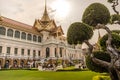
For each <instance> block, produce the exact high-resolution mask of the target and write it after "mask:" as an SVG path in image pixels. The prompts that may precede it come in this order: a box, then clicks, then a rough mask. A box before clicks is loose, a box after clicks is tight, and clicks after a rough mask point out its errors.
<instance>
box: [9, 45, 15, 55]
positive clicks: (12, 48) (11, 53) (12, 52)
mask: <svg viewBox="0 0 120 80" xmlns="http://www.w3.org/2000/svg"><path fill="white" fill-rule="evenodd" d="M10 55H12V56H14V47H13V46H11V51H10Z"/></svg>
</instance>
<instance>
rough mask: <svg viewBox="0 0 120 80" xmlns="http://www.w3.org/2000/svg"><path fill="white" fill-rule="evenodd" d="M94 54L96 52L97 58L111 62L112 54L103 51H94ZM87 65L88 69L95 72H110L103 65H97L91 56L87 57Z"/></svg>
mask: <svg viewBox="0 0 120 80" xmlns="http://www.w3.org/2000/svg"><path fill="white" fill-rule="evenodd" d="M93 54H94V57H96V58H97V59H100V60H103V61H107V62H110V55H109V54H107V53H105V52H103V51H95V52H93ZM86 65H87V67H88V69H90V70H92V71H95V72H101V73H102V72H108V71H107V69H106V68H104V67H101V66H100V65H97V64H96V63H94V62H93V61H92V59H91V57H90V56H87V57H86Z"/></svg>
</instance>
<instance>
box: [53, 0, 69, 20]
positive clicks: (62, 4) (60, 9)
mask: <svg viewBox="0 0 120 80" xmlns="http://www.w3.org/2000/svg"><path fill="white" fill-rule="evenodd" d="M51 8H52V9H53V10H55V13H56V16H59V17H61V18H64V17H66V16H67V15H68V13H69V11H70V4H69V3H68V2H67V1H65V0H56V1H55V2H53V3H52V4H51Z"/></svg>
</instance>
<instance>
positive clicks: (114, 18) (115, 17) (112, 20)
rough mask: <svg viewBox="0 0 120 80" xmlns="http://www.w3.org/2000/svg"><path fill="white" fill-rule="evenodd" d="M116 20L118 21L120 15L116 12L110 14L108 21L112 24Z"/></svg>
mask: <svg viewBox="0 0 120 80" xmlns="http://www.w3.org/2000/svg"><path fill="white" fill-rule="evenodd" d="M116 21H119V22H120V15H118V14H114V15H111V19H110V23H111V24H113V23H115V22H116Z"/></svg>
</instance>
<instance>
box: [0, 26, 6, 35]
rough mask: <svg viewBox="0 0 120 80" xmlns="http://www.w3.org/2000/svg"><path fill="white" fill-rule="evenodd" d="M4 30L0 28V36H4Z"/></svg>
mask: <svg viewBox="0 0 120 80" xmlns="http://www.w3.org/2000/svg"><path fill="white" fill-rule="evenodd" d="M5 33H6V29H5V28H4V27H0V35H5Z"/></svg>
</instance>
